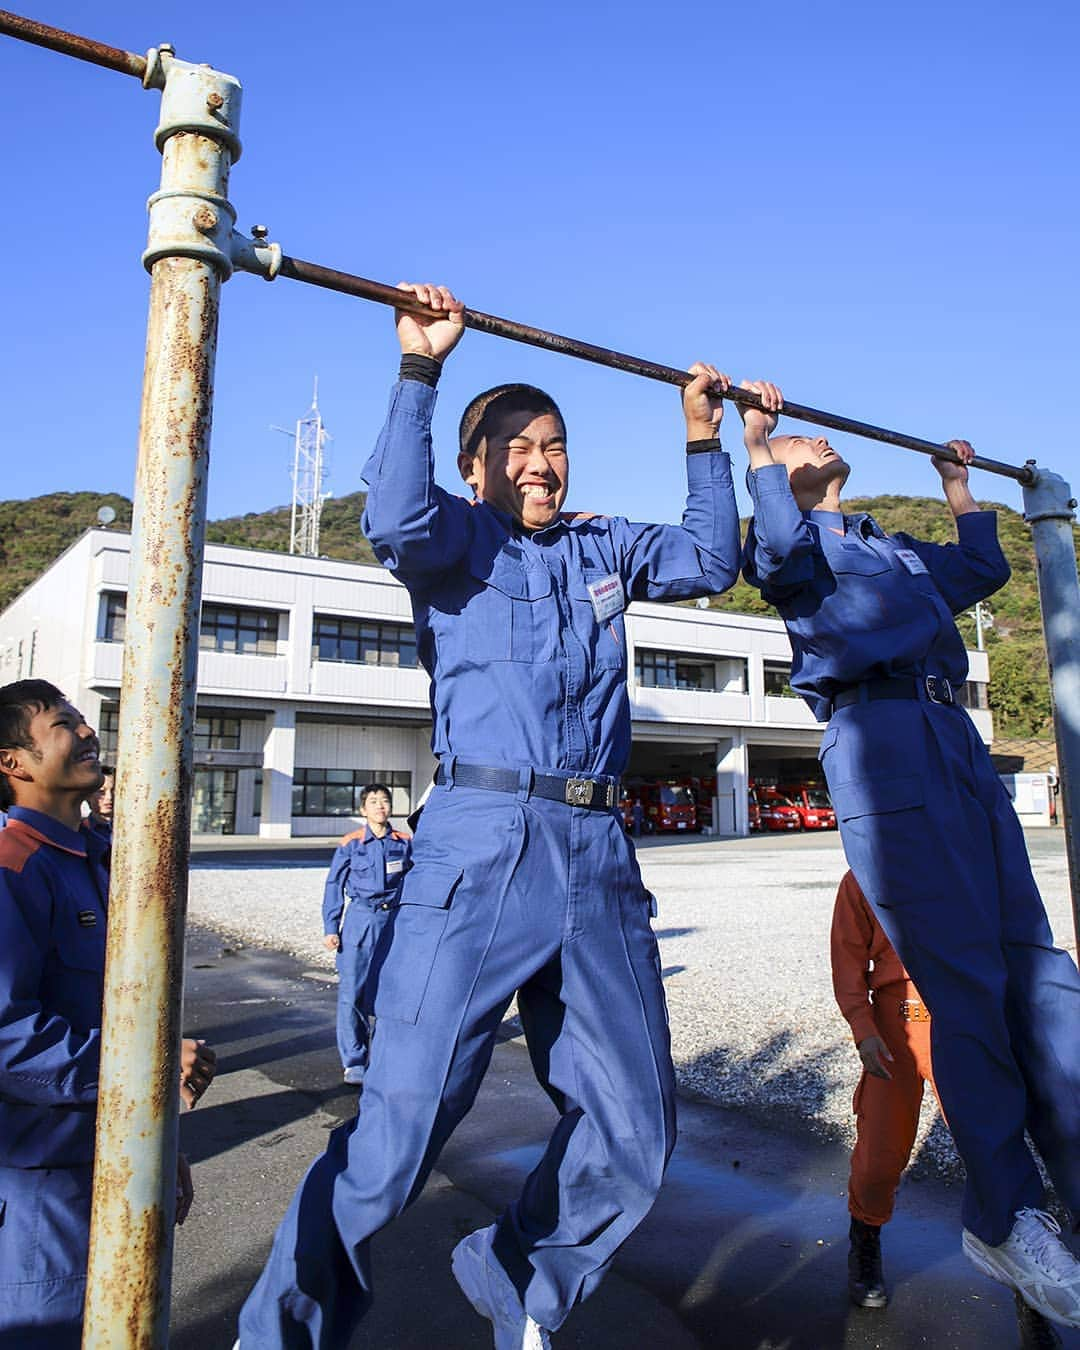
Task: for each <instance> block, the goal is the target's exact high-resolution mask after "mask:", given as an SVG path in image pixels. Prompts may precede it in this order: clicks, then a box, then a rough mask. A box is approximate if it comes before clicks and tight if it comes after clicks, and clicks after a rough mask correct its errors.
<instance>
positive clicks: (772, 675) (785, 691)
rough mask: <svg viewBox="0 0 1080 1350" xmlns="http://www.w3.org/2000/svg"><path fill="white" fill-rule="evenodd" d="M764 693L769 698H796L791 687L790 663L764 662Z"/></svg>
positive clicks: (796, 695)
mask: <svg viewBox="0 0 1080 1350" xmlns="http://www.w3.org/2000/svg"><path fill="white" fill-rule="evenodd" d="M765 693H766V695H767V696H768V697H769V698H798V697H799V696H798V694H796V692H795V690H794V689H792V687H791V662H790V661H766V662H765Z"/></svg>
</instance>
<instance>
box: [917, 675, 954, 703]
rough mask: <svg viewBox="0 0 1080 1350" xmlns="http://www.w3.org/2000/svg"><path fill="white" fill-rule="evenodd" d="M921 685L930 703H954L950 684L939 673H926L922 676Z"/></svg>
mask: <svg viewBox="0 0 1080 1350" xmlns="http://www.w3.org/2000/svg"><path fill="white" fill-rule="evenodd" d="M923 685H924V687H925V689H926V697H927V698H928V699H929V700H930V702H931V703H955V702H956V699H955V697H954V695H953V688H952V685H951V684H950V683H949V681H948V680H946V679H944V678H943V677H942V676H940V675H926V676H924V677H923Z"/></svg>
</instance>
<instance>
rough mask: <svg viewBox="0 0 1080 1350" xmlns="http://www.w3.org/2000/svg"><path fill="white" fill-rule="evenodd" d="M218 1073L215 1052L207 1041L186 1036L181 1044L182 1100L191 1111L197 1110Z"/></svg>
mask: <svg viewBox="0 0 1080 1350" xmlns="http://www.w3.org/2000/svg"><path fill="white" fill-rule="evenodd" d="M216 1073H217V1054H216V1053H215V1051H214V1050H213V1049H211V1047H210V1046H209V1045H207V1044H206V1042H205V1041H203V1040H195V1039H194V1038H192V1037H190V1036H185V1037H184V1039H183V1040H182V1041H181V1042H180V1100H181V1101H182V1102H183V1104H184V1105H185V1106H186V1107H187V1109H188V1110H189V1111H194V1110H195V1107H196V1106H197V1105H198V1101H199V1098H200V1097H201V1096H202V1095H203V1093H204V1092H205V1091H206V1089H207V1088H208V1087H209V1086H210V1084H211V1083H212V1082H213V1081H214V1075H215V1074H216Z"/></svg>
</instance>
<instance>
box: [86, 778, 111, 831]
mask: <svg viewBox="0 0 1080 1350" xmlns="http://www.w3.org/2000/svg"><path fill="white" fill-rule="evenodd" d="M115 787H116V776H115V774H111V773H110V774H106V775H105V781H104V782H103V783H102V785H101V787H100V788H98V790H97V792H95V793H94V794H93V796H91V797H90V798H89V804H90V810H91V811H93V813H94V815H95V816H97V817H98V819H99V820H112V818H113V795H114V789H115Z"/></svg>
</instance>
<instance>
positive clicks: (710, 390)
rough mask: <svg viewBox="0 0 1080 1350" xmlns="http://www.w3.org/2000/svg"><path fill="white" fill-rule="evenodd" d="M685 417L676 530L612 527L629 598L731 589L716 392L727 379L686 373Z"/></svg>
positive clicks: (734, 513)
mask: <svg viewBox="0 0 1080 1350" xmlns="http://www.w3.org/2000/svg"><path fill="white" fill-rule="evenodd" d="M690 371H691V374H693V375H694V376H695V377H696V378H695V379H694V380H692V381H691V382H690V384H688V385H686V387H685V388H684V389H683V414H684V416H685V418H686V476H687V497H686V509H685V511H684V512H683V518H682V524H681V525H643V524H633V523H631V522H630V521H624V520H619V521H617V522H615V525H614V530H615V535H616V540H617V543H618V546H619V551H620V556H621V560H622V564H621V572H622V577H623V583H624V585H625V587H626V593H627V599H628V600H692V599H695V598H696V597H698V596H702V595H716V594H718V593H719V592H721V591H726V590H728V589H729V588H730V587H731V586H733V585H734V584H735V582H736V580H737V579H738V575H739V515H738V510H737V508H736V505H735V491H734V488H733V486H732V482H731V460H730V459H729V457H728V456H727V454H726V453H725V452H724V450H723V448H722V446H721V444H720V441H719V431H720V422H721V419H722V418H723V415H724V405H723V399H722V398H721V396H720V395H721V393H722V391H723V390H726V389H727V388H728V387H729V386H730V384H731V381H730V379H729V378H728V377H727V376H726V375H724V374H722V373H721V372H720V371H718V370H717V369H716V367H715V366H710V365H705V364H703V363H702V362H698V363H696V364H695V365H693V366H691V367H690Z"/></svg>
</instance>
